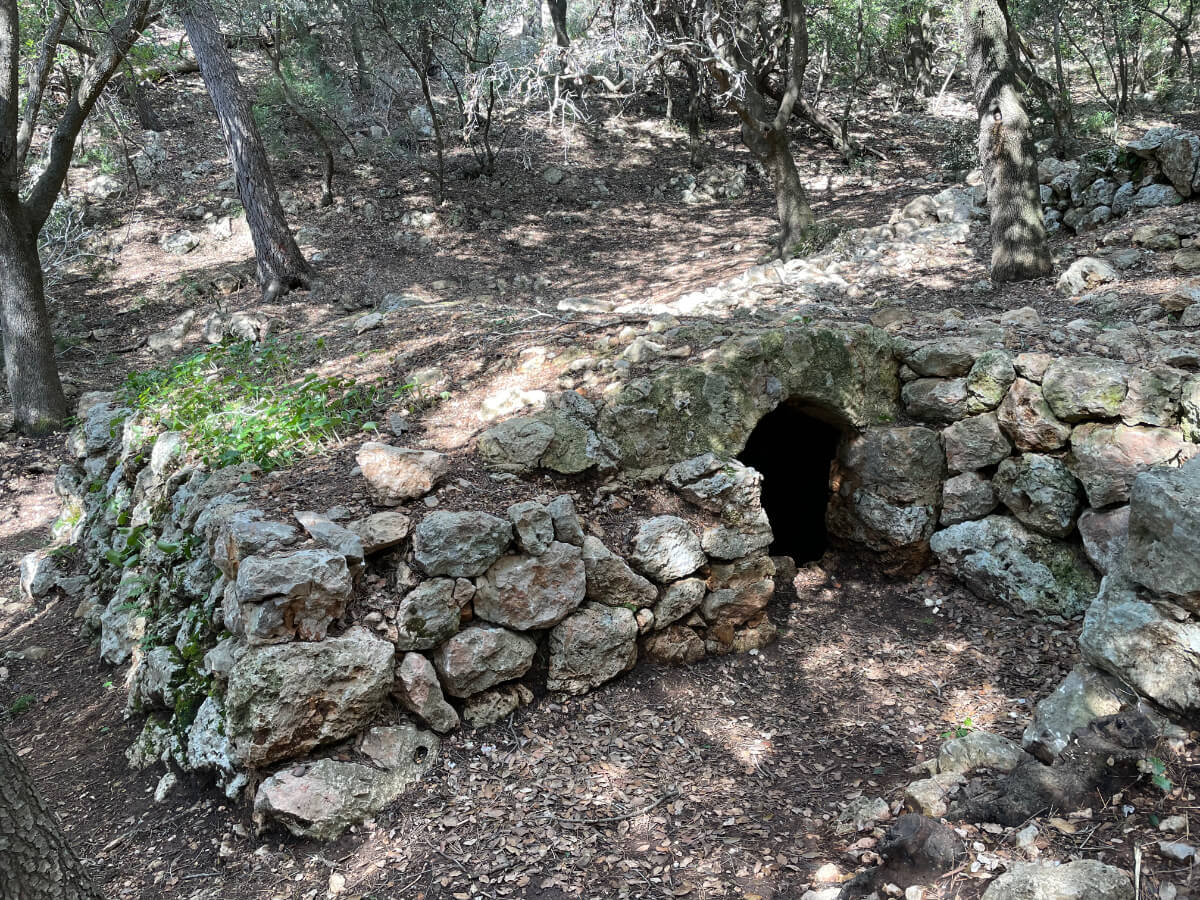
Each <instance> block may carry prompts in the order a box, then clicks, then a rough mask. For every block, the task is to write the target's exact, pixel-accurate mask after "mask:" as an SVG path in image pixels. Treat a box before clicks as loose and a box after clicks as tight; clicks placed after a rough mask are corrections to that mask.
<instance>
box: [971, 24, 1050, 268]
mask: <svg viewBox="0 0 1200 900" xmlns="http://www.w3.org/2000/svg"><path fill="white" fill-rule="evenodd" d="M963 32H964V34H963V37H964V43H965V44H966V46H967V66H968V68H969V70H970V72H971V79H972V82H973V83H974V86H975V106H976V110H977V111H978V114H979V162H980V165H981V166H982V168H983V175H984V183H985V184H986V185H987V193H988V207H989V210H990V213H991V226H992V227H991V232H992V273H991V274H992V278H993V279H994V280H995V281H1020V280H1023V279H1027V278H1038V277H1041V276H1043V275H1047V274H1049V272H1050V268H1051V260H1050V251H1049V249H1048V248H1047V246H1046V227H1045V223H1044V222H1043V221H1042V205H1041V201H1040V198H1039V195H1038V179H1037V160H1036V159H1035V157H1034V150H1033V135H1032V133H1031V130H1030V124H1029V115H1028V113H1027V112H1026V110H1025V104H1024V102H1023V101H1022V99H1021V93H1020V91H1019V90H1018V87H1017V85H1018V81H1017V70H1016V60H1015V59H1014V58H1013V53H1014V50H1013V48H1011V47H1010V46H1009V40H1008V33H1009V26H1008V21H1007V16H1006V15H1005V12H1004V10H1003V8H1002V6H1001V5H1000V3H998V2H997V0H965V2H964V3H963Z"/></svg>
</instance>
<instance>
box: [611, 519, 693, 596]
mask: <svg viewBox="0 0 1200 900" xmlns="http://www.w3.org/2000/svg"><path fill="white" fill-rule="evenodd" d="M629 558H630V560H632V562H633V564H634V565H635V566H637V567H638V569H639V570H641V571H642V572H643V573H644V574H646V575H647V576H649V577H650V578H653V579H654V580H655V581H658V582H660V583H665V582H668V581H677V580H679V579H680V578H684V577H686V576H688V575H691V574H692V573H693V572H695V571H696V570H697V569H699V568H700V567H701V566H702V565H704V564H705V562H707V561H708V560H707V558H706V557H705V555H704V551H703V550H702V549H701V547H700V538H698V537H697V536H696V533H695V532H694V531H692V527H691V526H690V525H688V523H687V522H685V521H684V520H683V519H680V518H678V517H677V516H656V517H654V518H652V519H647V520H645V521H644V522H642V523H641V524H640V525H639V526H638V529H637V531H636V532H635V533H634V536H633V549H632V552H631V553H630V556H629Z"/></svg>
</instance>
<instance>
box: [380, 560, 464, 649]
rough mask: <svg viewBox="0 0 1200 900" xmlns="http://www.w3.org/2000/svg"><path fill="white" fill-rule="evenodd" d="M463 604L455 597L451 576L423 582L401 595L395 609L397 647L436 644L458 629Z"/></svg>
mask: <svg viewBox="0 0 1200 900" xmlns="http://www.w3.org/2000/svg"><path fill="white" fill-rule="evenodd" d="M462 606H463V604H462V603H460V602H459V600H458V598H457V597H456V596H455V583H454V579H453V578H431V579H429V580H428V581H422V582H421V583H420V584H418V585H417V586H416V587H414V588H413V589H412V590H411V591H409V592H408V593H407V594H405V595H404V599H402V600H401V601H400V604H399V606H398V607H397V609H396V631H397V636H396V640H395V644H396V649H397V650H399V651H401V652H404V651H408V650H429V649H431V648H433V647H436V646H437V645H438V644H440V643H442V641H444V640H446V639H447V638H449V637H451V636H452V635H453V634H454V633H455V632H456V631H458V625H459V621H460V620H461V618H462V615H461V611H462Z"/></svg>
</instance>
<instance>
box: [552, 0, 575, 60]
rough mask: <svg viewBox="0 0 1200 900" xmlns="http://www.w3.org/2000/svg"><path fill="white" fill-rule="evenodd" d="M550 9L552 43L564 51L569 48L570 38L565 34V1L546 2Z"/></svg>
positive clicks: (553, 0)
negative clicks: (552, 29)
mask: <svg viewBox="0 0 1200 900" xmlns="http://www.w3.org/2000/svg"><path fill="white" fill-rule="evenodd" d="M546 5H547V6H548V7H550V21H551V22H553V23H554V42H555V43H556V44H558V46H559V47H560V48H562V49H563V50H565V49H566V48H567V47H570V46H571V37H570V35H568V34H567V0H546Z"/></svg>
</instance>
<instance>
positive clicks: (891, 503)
mask: <svg viewBox="0 0 1200 900" xmlns="http://www.w3.org/2000/svg"><path fill="white" fill-rule="evenodd" d="M945 470H946V454H945V451H944V450H943V449H942V442H941V437H940V435H939V434H938V433H937V432H936V431H933V430H931V429H929V428H923V427H919V426H918V427H907V428H882V427H880V428H871V429H868V430H867V431H865V432H863V433H862V434H860V435H858V436H856V437H854V438H852V439H850V440H848V441H846V442H845V443H844V444H843V445H842V447H841V448H840V449H839V451H838V457H837V460H836V462H835V464H834V468H833V477H832V479H831V486H832V488H833V492H834V493H833V497H832V498H831V500H830V504H829V509H828V511H827V513H826V523H827V524H828V527H829V530H830V532H831V533H832V534H834V535H836V536H837V537H840V538H843V539H845V540H849V541H853V542H854V543H856V544H865V545H866V546H867V547H869V548H871V549H872V550H875V551H876V552H879V553H881V554H882V555H883V556H884V559H885V562H887V563H888V564H889V565H891V566H894V567H896V568H898V569H913V568H919V567H920V566H922V565H923V564H924V563H925V561H926V559H927V557H928V547H929V545H928V541H929V536H930V535H931V534H933V530H934V527H935V526H936V524H937V516H938V508H939V506H940V503H941V490H942V478H943V474H944V472H945Z"/></svg>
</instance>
